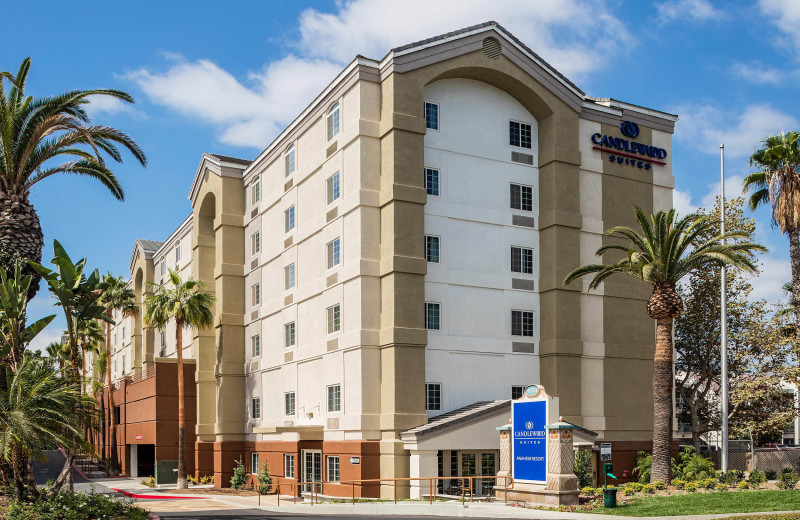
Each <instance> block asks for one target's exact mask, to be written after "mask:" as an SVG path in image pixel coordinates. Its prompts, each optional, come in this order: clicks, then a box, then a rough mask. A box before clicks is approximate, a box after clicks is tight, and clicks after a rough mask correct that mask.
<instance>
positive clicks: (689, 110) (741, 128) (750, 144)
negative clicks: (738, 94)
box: [675, 104, 797, 158]
mask: <svg viewBox="0 0 800 520" xmlns="http://www.w3.org/2000/svg"><path fill="white" fill-rule="evenodd" d="M676 110H677V112H675V113H677V114H680V121H679V122H678V125H677V127H676V129H675V138H676V139H678V140H680V141H682V142H684V143H686V144H687V145H688V146H690V147H692V148H695V149H697V150H700V151H702V152H706V153H710V154H718V153H719V145H720V144H723V143H724V144H725V156H726V157H735V158H740V157H747V156H749V155H750V154H752V153H753V151H755V150H756V149H757V148H758V147H759V143H760V142H761V140H762V139H763V138H764V137H766V136H767V135H769V134H775V133H778V132H780V131H782V130H790V129H792V128H795V127H796V126H797V120H796V119H795V118H794V117H793V116H790V115H789V114H785V113H783V112H780V111H779V110H776V109H775V108H773V107H771V106H770V105H768V104H757V105H750V106H747V107H745V108H744V109H743V110H742V111H741V112H739V111H733V110H730V111H723V110H721V109H719V108H717V107H715V106H711V105H685V106H683V107H678V108H677V109H676Z"/></svg>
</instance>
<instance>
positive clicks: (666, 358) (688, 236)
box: [564, 207, 765, 483]
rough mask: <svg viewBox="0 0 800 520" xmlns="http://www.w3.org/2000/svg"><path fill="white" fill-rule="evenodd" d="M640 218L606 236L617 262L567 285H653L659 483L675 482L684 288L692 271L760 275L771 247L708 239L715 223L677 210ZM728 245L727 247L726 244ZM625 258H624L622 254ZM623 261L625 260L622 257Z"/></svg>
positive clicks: (587, 270)
mask: <svg viewBox="0 0 800 520" xmlns="http://www.w3.org/2000/svg"><path fill="white" fill-rule="evenodd" d="M635 218H636V222H637V223H638V225H639V229H640V230H641V231H636V230H634V229H632V228H630V227H627V226H617V227H613V228H611V229H609V230H608V231H606V235H608V236H611V237H616V238H618V239H620V240H615V243H611V244H608V245H605V246H603V247H601V248H599V249H598V250H597V252H596V253H595V254H596V255H597V256H599V257H602V256H603V255H605V254H607V253H612V254H613V253H616V255H617V256H616V258H618V259H617V260H616V261H614V262H612V263H608V264H590V265H585V266H583V267H579V268H577V269H575V270H574V271H572V272H571V273H569V274H568V275H567V277H566V278H565V280H564V283H565V284H569V283H572V282H573V281H575V280H577V279H578V278H581V277H583V276H586V275H589V274H593V275H594V277H593V278H592V280H591V282H590V283H589V289H596V288H598V287H599V286H600V284H601V283H602V282H603V280H605V279H606V278H608V277H609V276H612V275H615V274H624V275H627V276H632V277H635V278H638V279H639V280H642V281H643V282H645V283H649V284H651V285H652V286H653V290H652V293H651V295H650V299H649V300H648V302H647V312H648V314H649V315H650V317H651V318H653V319H654V320H655V321H656V345H655V353H654V356H653V357H654V359H653V362H654V370H653V400H654V403H653V405H654V406H653V408H654V411H653V415H654V417H653V469H652V474H651V479H652V481H653V482H655V481H662V482H665V483H668V482H669V481H670V470H671V463H670V452H671V449H672V414H673V374H672V370H673V366H672V365H673V363H672V351H673V343H672V332H673V331H672V327H673V320H674V319H675V318H677V317H678V316H680V314H681V312H682V311H683V301H682V300H681V296H680V294H679V293H678V290H677V286H678V283H679V282H680V281H681V280H682V279H683V278H684V277H685V276H688V275H689V274H691V273H692V271H695V270H697V269H707V268H709V267H711V266H713V265H720V264H722V263H724V264H729V265H732V266H734V267H737V268H741V269H745V270H748V271H754V270H755V268H756V266H755V264H754V263H753V254H754V252H756V251H764V250H765V248H764V247H763V246H760V245H758V244H754V243H752V242H746V241H745V239H746V238H747V236H746V235H744V234H742V233H740V232H728V233H725V234H720V235H716V236H713V237H711V238H709V239H706V240H701V239H700V237H701V236H703V234H704V233H708V231H709V229H710V227H711V226H712V222H711V221H710V220H709V219H708V218H704V217H700V216H698V215H689V216H686V217H683V218H682V219H680V220H676V218H675V210H674V209H671V210H669V211H667V212H664V211H659V212H658V213H656V214H655V215H651V216H650V218H648V217H647V216H646V215H645V213H644V212H643V211H642V210H641V209H640V208H638V207H636V208H635ZM724 240H728V242H727V243H723V241H724ZM620 253H621V255H620ZM620 256H621V258H620Z"/></svg>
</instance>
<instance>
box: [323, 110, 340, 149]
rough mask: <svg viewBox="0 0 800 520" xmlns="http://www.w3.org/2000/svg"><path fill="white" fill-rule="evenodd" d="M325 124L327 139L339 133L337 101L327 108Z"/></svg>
mask: <svg viewBox="0 0 800 520" xmlns="http://www.w3.org/2000/svg"><path fill="white" fill-rule="evenodd" d="M325 119H326V126H327V129H328V141H330V140H331V139H333V138H334V137H336V136H337V135H339V103H338V102H337V103H334V104H333V106H332V107H331V108H330V109H329V110H328V115H327V116H326V118H325Z"/></svg>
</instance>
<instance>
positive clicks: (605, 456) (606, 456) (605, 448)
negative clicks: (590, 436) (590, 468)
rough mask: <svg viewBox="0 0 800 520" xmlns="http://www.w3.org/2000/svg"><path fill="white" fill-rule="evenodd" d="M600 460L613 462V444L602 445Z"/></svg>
mask: <svg viewBox="0 0 800 520" xmlns="http://www.w3.org/2000/svg"><path fill="white" fill-rule="evenodd" d="M600 460H601V461H606V460H611V443H610V442H604V443H602V444H600Z"/></svg>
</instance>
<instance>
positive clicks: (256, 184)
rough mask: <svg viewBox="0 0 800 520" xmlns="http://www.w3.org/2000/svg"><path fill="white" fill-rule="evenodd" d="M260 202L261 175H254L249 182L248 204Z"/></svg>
mask: <svg viewBox="0 0 800 520" xmlns="http://www.w3.org/2000/svg"><path fill="white" fill-rule="evenodd" d="M259 202H261V177H260V176H256V178H255V179H253V182H252V184H250V205H251V206H254V205H256V204H258V203H259Z"/></svg>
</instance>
